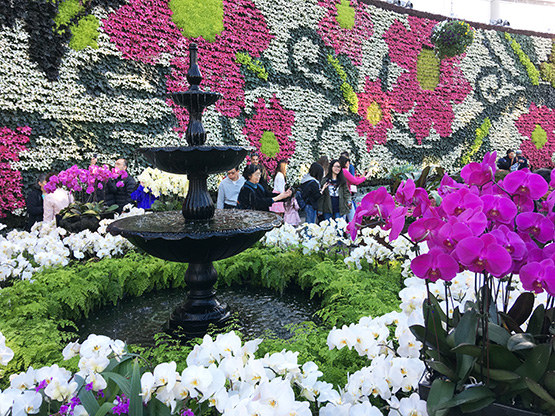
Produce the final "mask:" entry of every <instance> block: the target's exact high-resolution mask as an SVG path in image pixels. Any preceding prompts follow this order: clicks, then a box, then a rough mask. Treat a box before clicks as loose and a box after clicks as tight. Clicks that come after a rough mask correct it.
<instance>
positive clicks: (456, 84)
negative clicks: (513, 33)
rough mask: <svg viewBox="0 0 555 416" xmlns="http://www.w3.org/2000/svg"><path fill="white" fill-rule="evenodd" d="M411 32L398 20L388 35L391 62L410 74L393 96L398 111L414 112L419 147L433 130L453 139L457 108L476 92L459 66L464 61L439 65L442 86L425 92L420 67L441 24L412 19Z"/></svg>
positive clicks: (400, 81) (405, 74)
mask: <svg viewBox="0 0 555 416" xmlns="http://www.w3.org/2000/svg"><path fill="white" fill-rule="evenodd" d="M408 23H409V27H410V29H407V27H406V26H405V25H404V24H403V23H401V22H400V21H398V20H396V21H395V22H394V23H393V24H392V25H391V26H390V27H389V29H388V30H387V31H386V32H385V33H384V35H383V36H384V38H385V41H386V43H387V44H388V46H389V56H390V58H391V61H392V62H394V63H396V64H397V65H399V66H400V67H401V68H402V69H404V70H406V71H405V72H403V73H402V74H401V75H400V76H399V78H398V79H397V82H396V84H395V85H394V86H393V91H391V93H390V97H391V99H392V102H393V103H394V109H395V110H396V111H398V112H400V113H408V112H411V111H412V114H411V115H410V117H409V128H410V130H411V132H413V133H414V134H415V135H416V140H417V142H418V144H421V143H422V140H423V139H425V138H426V137H428V136H429V135H430V129H431V128H432V127H433V128H434V130H435V131H436V132H437V133H438V134H439V135H440V136H441V137H449V136H450V135H451V132H452V131H451V123H452V122H453V119H454V117H455V116H454V113H453V104H459V103H461V102H462V101H463V100H464V99H465V97H466V96H467V95H468V94H469V93H470V92H471V91H472V88H471V86H470V84H469V83H468V81H467V80H466V79H465V78H464V76H463V74H462V71H461V70H460V68H459V67H458V66H456V64H458V62H459V59H460V58H452V59H443V60H441V62H440V64H439V74H438V75H439V82H438V83H437V85H436V86H435V87H434V88H433V89H428V88H429V87H426V88H423V87H422V85H421V83H420V82H419V80H418V69H417V63H418V60H419V57H420V55H421V54H422V50H423V49H424V48H428V49H430V50H431V49H432V48H433V45H432V43H431V41H430V34H431V32H432V29H433V27H434V26H435V24H436V23H437V22H435V21H433V20H428V19H424V18H420V17H415V16H409V17H408Z"/></svg>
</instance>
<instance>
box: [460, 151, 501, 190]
mask: <svg viewBox="0 0 555 416" xmlns="http://www.w3.org/2000/svg"><path fill="white" fill-rule="evenodd" d="M496 158H497V152H493V153H489V152H488V153H486V154H485V156H484V160H483V161H482V163H477V162H472V163H469V164H468V165H466V166H465V167H464V168H462V170H461V178H463V179H464V181H465V182H466V183H467V184H468V185H476V186H482V185H485V184H486V183H488V182H490V181H492V180H493V178H494V175H495V169H496V167H495V160H496Z"/></svg>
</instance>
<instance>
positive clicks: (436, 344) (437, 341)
mask: <svg viewBox="0 0 555 416" xmlns="http://www.w3.org/2000/svg"><path fill="white" fill-rule="evenodd" d="M409 329H410V332H412V334H413V335H414V336H415V337H416V339H417V340H418V341H420V342H421V343H423V344H425V345H426V346H427V347H428V348H431V349H433V350H439V352H441V353H442V354H445V355H449V352H450V350H451V347H449V345H448V344H447V341H446V340H445V338H441V337H438V338H436V337H435V335H434V334H433V333H432V331H430V330H428V329H426V328H424V327H423V326H422V325H411V326H410V328H409Z"/></svg>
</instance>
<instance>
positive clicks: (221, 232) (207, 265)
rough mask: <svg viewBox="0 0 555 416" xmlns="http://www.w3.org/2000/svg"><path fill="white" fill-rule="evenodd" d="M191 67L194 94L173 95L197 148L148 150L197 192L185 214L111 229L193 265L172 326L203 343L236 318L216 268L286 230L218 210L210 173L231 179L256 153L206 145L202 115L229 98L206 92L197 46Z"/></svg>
mask: <svg viewBox="0 0 555 416" xmlns="http://www.w3.org/2000/svg"><path fill="white" fill-rule="evenodd" d="M189 54H190V60H191V63H190V67H189V71H188V72H187V80H188V81H189V85H190V88H189V90H188V91H185V92H182V93H173V94H170V97H171V98H172V100H173V101H174V102H175V103H176V104H177V105H180V106H183V107H185V108H187V110H188V111H189V115H190V117H189V125H188V127H187V130H186V133H185V138H186V140H187V143H188V144H189V146H185V147H155V148H144V149H140V150H141V152H142V153H143V154H144V155H145V157H146V158H147V159H148V160H149V161H150V162H151V163H152V164H154V166H156V167H158V168H159V169H161V170H163V171H166V172H169V173H175V174H187V175H188V178H189V191H188V194H187V197H186V198H185V201H184V202H183V208H182V211H181V212H180V211H171V212H157V213H152V214H147V215H141V216H135V217H127V218H123V219H120V220H117V221H114V222H113V223H111V224H110V225H109V226H108V231H109V232H110V233H111V234H113V235H122V236H123V237H125V238H127V239H128V240H129V241H130V242H131V243H133V244H134V245H136V246H137V247H140V248H141V249H143V250H144V251H146V252H147V253H149V254H151V255H153V256H155V257H158V258H161V259H165V260H170V261H177V262H181V263H189V268H188V269H187V272H186V273H185V282H186V283H187V287H188V288H189V292H188V294H187V299H186V300H185V302H184V303H183V304H181V305H180V306H179V307H178V308H177V309H176V310H175V311H174V312H173V313H172V316H171V319H170V323H169V327H170V329H172V330H178V329H179V328H182V329H183V331H184V332H185V334H186V336H187V337H196V336H202V335H203V334H204V333H205V332H206V329H207V328H208V326H209V325H210V324H211V323H213V324H221V323H222V322H224V321H225V320H226V319H227V318H228V317H229V315H230V312H229V311H228V310H227V306H226V305H225V304H223V303H220V302H219V301H218V300H217V298H216V296H215V294H216V291H215V290H214V284H215V283H216V281H217V280H218V275H217V273H216V270H215V269H214V265H213V262H214V261H216V260H220V259H224V258H227V257H230V256H234V255H236V254H238V253H240V252H242V251H243V250H246V249H247V248H249V247H250V246H252V245H253V244H254V243H255V242H257V241H258V240H259V239H260V238H262V236H263V235H264V234H265V233H266V232H267V231H270V230H271V229H273V228H274V227H277V226H280V225H281V223H282V220H281V217H279V216H278V215H277V214H274V213H271V212H261V211H247V210H236V209H232V210H216V209H215V207H214V203H213V201H212V199H211V197H210V194H209V193H208V190H207V186H206V180H207V177H208V175H209V174H212V173H219V172H225V171H227V170H230V169H232V168H234V167H236V166H238V165H239V164H240V163H241V162H242V161H243V160H244V158H245V156H246V155H247V152H248V148H245V147H240V146H220V147H218V146H204V143H205V142H206V132H205V130H204V126H203V125H202V112H203V111H204V109H205V108H206V107H208V106H210V105H212V104H214V103H215V102H216V101H217V100H218V99H219V98H220V97H221V96H220V94H217V93H210V92H203V91H202V90H201V89H200V87H199V86H200V83H201V82H202V75H201V73H200V69H199V67H198V64H197V45H196V44H194V43H191V45H190V46H189Z"/></svg>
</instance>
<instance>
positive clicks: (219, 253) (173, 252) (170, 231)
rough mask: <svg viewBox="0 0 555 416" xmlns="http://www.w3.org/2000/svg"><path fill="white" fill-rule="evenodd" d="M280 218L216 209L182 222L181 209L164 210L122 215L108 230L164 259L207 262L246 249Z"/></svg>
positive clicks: (255, 212)
mask: <svg viewBox="0 0 555 416" xmlns="http://www.w3.org/2000/svg"><path fill="white" fill-rule="evenodd" d="M281 221H282V220H281V217H280V216H279V215H277V214H274V213H272V212H263V211H248V210H238V209H229V210H220V209H217V210H216V211H215V214H214V217H213V218H212V219H211V220H209V221H185V219H184V218H183V214H182V213H181V211H167V212H154V213H152V214H148V215H138V216H133V217H127V218H122V219H120V220H117V221H114V222H113V223H111V224H110V225H109V226H108V232H110V233H111V234H112V235H121V236H122V237H125V238H127V239H128V240H129V241H130V242H131V243H132V244H134V245H135V246H137V247H140V248H141V249H143V250H144V251H146V252H147V253H149V254H151V255H153V256H155V257H158V258H161V259H164V260H169V261H176V262H180V263H208V262H212V261H216V260H221V259H225V258H227V257H231V256H234V255H236V254H238V253H240V252H242V251H244V250H246V249H247V248H249V247H250V246H252V245H253V244H254V243H256V242H257V241H258V240H259V239H260V238H262V236H263V235H264V234H265V233H266V232H268V231H270V230H272V229H273V228H274V227H279V226H280V225H281Z"/></svg>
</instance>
